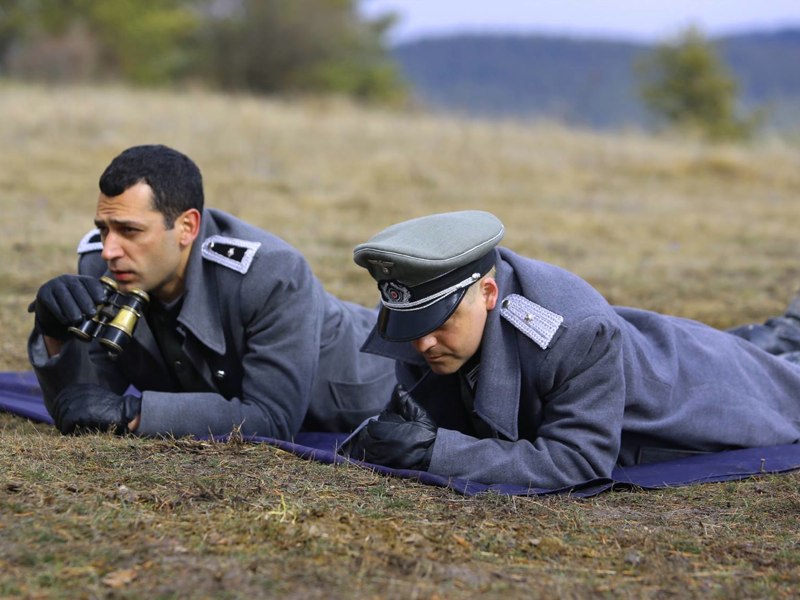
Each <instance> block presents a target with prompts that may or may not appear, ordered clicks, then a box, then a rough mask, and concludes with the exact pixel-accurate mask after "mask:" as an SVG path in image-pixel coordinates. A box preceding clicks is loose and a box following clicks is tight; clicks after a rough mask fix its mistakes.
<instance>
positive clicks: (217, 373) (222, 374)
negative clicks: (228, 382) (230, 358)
mask: <svg viewBox="0 0 800 600" xmlns="http://www.w3.org/2000/svg"><path fill="white" fill-rule="evenodd" d="M214 377H215V378H216V379H223V378H224V377H225V371H223V370H222V369H220V370H218V371H214Z"/></svg>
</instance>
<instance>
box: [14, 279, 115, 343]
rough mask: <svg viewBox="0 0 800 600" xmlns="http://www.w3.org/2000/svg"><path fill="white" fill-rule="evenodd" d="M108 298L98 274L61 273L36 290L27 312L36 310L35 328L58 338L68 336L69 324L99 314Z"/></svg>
mask: <svg viewBox="0 0 800 600" xmlns="http://www.w3.org/2000/svg"><path fill="white" fill-rule="evenodd" d="M105 299H106V288H105V287H104V286H103V284H102V283H100V280H99V279H97V278H96V277H89V276H87V275H59V276H58V277H55V278H54V279H51V280H50V281H48V282H47V283H45V284H44V285H42V287H40V288H39V291H38V292H37V293H36V300H35V301H34V302H33V303H32V304H31V305H30V306H29V307H28V312H35V313H36V330H37V331H38V332H39V333H42V334H44V335H47V336H50V337H54V338H57V339H61V340H63V339H65V338H66V337H67V327H69V326H70V325H78V324H80V323H81V322H83V321H85V320H86V319H88V318H91V317H93V316H94V315H95V314H97V306H98V305H99V304H101V303H103V302H104V301H105Z"/></svg>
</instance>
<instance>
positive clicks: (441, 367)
mask: <svg viewBox="0 0 800 600" xmlns="http://www.w3.org/2000/svg"><path fill="white" fill-rule="evenodd" d="M428 366H429V367H430V368H431V371H433V372H434V373H436V374H437V375H452V374H453V373H455V372H456V371H458V365H457V364H455V363H454V362H453V361H449V360H447V361H430V362H428Z"/></svg>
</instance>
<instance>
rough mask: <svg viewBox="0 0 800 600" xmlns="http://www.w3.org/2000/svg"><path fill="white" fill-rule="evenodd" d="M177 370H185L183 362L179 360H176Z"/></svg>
mask: <svg viewBox="0 0 800 600" xmlns="http://www.w3.org/2000/svg"><path fill="white" fill-rule="evenodd" d="M175 370H176V371H183V363H182V362H181V361H179V360H176V361H175Z"/></svg>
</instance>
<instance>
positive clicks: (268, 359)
mask: <svg viewBox="0 0 800 600" xmlns="http://www.w3.org/2000/svg"><path fill="white" fill-rule="evenodd" d="M99 185H100V195H99V198H98V202H97V211H96V215H95V225H96V227H97V229H96V230H94V231H91V232H89V234H87V235H86V236H85V237H84V238H83V240H81V243H80V244H79V246H78V254H79V263H78V272H79V274H77V275H73V274H66V275H60V276H58V277H55V278H54V279H51V280H50V281H48V282H46V283H45V284H44V285H42V286H41V288H40V289H39V291H38V293H37V295H36V300H35V301H34V302H33V303H32V304H31V307H30V310H31V311H32V312H34V313H35V325H34V330H33V332H32V334H31V336H30V339H29V342H28V354H29V358H30V362H31V365H32V366H33V369H34V372H35V373H36V376H37V378H38V380H39V383H40V385H41V387H42V391H43V395H44V400H45V404H46V406H47V409H48V411H49V412H50V414H51V415H52V416H53V419H54V421H55V423H56V426H57V427H58V428H59V430H60V431H61V432H62V433H65V434H66V433H81V432H85V431H97V430H99V431H105V430H114V431H116V432H118V433H127V432H135V433H136V434H137V435H159V434H167V435H174V436H183V435H197V436H207V435H224V434H228V433H231V432H232V431H237V430H238V431H240V432H241V433H242V434H243V435H259V436H266V437H273V438H279V439H288V438H290V437H291V436H292V435H293V434H295V433H296V432H298V431H299V430H300V429H301V428H302V429H306V430H314V431H349V430H350V429H352V428H353V427H355V426H356V425H357V424H359V423H360V422H361V421H362V420H363V419H364V418H366V417H368V416H370V415H372V414H376V413H377V412H379V411H380V409H381V408H382V407H383V406H384V405H385V403H386V401H387V400H388V398H389V397H390V395H391V391H392V389H393V387H394V383H395V380H394V365H393V362H392V361H390V360H388V359H386V358H383V357H377V356H371V355H366V354H362V353H360V351H359V349H360V347H361V344H362V343H363V341H364V340H365V338H366V336H367V334H368V332H369V331H370V329H371V327H372V325H373V323H374V321H375V318H376V315H377V312H376V311H375V310H373V309H368V308H365V307H362V306H358V305H355V304H352V303H349V302H344V301H342V300H339V299H337V298H335V297H333V296H332V295H330V294H328V293H327V292H325V291H324V289H323V287H322V284H321V283H320V282H319V280H318V279H317V278H316V277H315V276H314V275H313V273H312V272H311V269H310V267H309V265H308V264H307V262H306V260H305V259H304V258H303V257H302V256H301V254H300V253H299V252H298V251H297V250H296V249H294V248H293V247H291V246H290V245H289V244H287V243H286V242H284V241H283V240H281V239H279V238H277V237H275V236H274V235H272V234H269V233H267V232H265V231H263V230H261V229H258V228H256V227H254V226H251V225H249V224H247V223H244V222H242V221H241V220H239V219H237V218H235V217H233V216H231V215H229V214H226V213H224V212H222V211H219V210H215V209H209V208H204V206H203V204H204V197H203V183H202V176H201V174H200V171H199V169H198V167H197V165H195V163H194V162H193V161H192V160H191V159H189V158H188V157H187V156H185V155H183V154H181V153H180V152H178V151H176V150H173V149H171V148H168V147H166V146H161V145H146V146H135V147H132V148H129V149H127V150H125V151H124V152H122V153H121V154H120V155H119V156H117V157H116V158H114V160H113V161H112V162H111V164H110V165H109V166H108V167H107V168H106V170H105V171H104V173H103V174H102V175H101V177H100V182H99Z"/></svg>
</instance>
